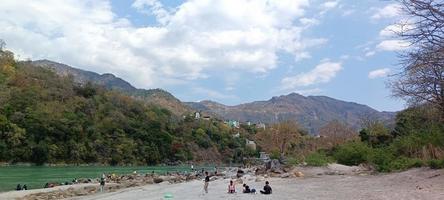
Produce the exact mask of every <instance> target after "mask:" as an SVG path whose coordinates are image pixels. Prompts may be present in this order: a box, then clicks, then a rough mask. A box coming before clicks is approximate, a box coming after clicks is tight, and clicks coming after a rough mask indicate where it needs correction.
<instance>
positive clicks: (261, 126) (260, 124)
mask: <svg viewBox="0 0 444 200" xmlns="http://www.w3.org/2000/svg"><path fill="white" fill-rule="evenodd" d="M256 128H257V129H264V130H265V124H264V123H262V122H260V123H259V124H256Z"/></svg>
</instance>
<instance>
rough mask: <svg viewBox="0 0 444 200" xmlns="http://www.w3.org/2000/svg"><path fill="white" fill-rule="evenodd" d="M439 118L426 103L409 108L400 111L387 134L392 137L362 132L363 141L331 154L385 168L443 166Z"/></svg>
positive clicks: (339, 159)
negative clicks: (381, 138) (381, 136)
mask: <svg viewBox="0 0 444 200" xmlns="http://www.w3.org/2000/svg"><path fill="white" fill-rule="evenodd" d="M438 119H439V118H435V116H434V113H433V112H431V110H430V109H428V108H427V107H420V108H411V109H407V110H405V111H403V112H400V113H399V114H398V116H397V120H396V126H395V128H394V129H393V130H392V131H391V135H390V136H389V137H384V138H390V141H388V140H378V139H374V140H372V139H371V138H372V137H373V136H372V135H367V134H361V141H352V142H348V143H345V144H342V145H339V146H337V147H335V148H334V149H333V151H332V155H333V157H334V158H335V159H336V160H337V162H338V163H340V164H345V165H358V164H361V163H366V164H370V165H373V166H375V167H376V169H377V170H378V171H382V172H390V171H398V170H405V169H409V168H412V167H421V166H429V167H431V168H444V125H443V124H442V123H441V122H440V121H439V120H438ZM361 132H362V131H361ZM363 135H364V136H365V137H363ZM369 138H370V139H369ZM374 138H377V137H374Z"/></svg>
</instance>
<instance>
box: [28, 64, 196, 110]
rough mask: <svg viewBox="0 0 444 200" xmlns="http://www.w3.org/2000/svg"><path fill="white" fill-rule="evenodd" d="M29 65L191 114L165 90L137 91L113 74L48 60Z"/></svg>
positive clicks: (77, 81)
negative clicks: (99, 72)
mask: <svg viewBox="0 0 444 200" xmlns="http://www.w3.org/2000/svg"><path fill="white" fill-rule="evenodd" d="M31 64H32V65H34V66H39V67H43V68H48V69H51V70H53V71H55V72H56V73H57V74H58V75H60V76H72V77H73V78H74V81H75V82H76V83H81V84H86V83H87V82H91V83H94V84H97V85H102V86H104V87H106V88H107V89H110V90H117V91H120V92H123V93H125V94H127V95H129V96H132V97H135V98H137V99H140V100H143V101H144V102H146V103H150V104H156V105H159V106H162V107H164V108H167V109H168V110H170V111H171V112H173V113H174V114H176V115H184V114H186V113H190V112H192V110H191V109H190V108H189V107H188V106H186V105H184V104H182V102H181V101H180V100H178V99H177V98H176V97H174V96H173V95H171V94H170V93H169V92H167V91H165V90H162V89H148V90H146V89H139V88H136V87H134V86H132V85H131V84H130V83H128V82H127V81H125V80H123V79H121V78H119V77H116V76H114V75H113V74H109V73H106V74H98V73H95V72H91V71H85V70H81V69H77V68H73V67H70V66H68V65H65V64H62V63H57V62H53V61H49V60H37V61H32V62H31Z"/></svg>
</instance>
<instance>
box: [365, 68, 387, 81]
mask: <svg viewBox="0 0 444 200" xmlns="http://www.w3.org/2000/svg"><path fill="white" fill-rule="evenodd" d="M389 73H390V69H389V68H382V69H377V70H373V71H371V72H369V73H368V78H370V79H375V78H382V77H386V76H387V75H389Z"/></svg>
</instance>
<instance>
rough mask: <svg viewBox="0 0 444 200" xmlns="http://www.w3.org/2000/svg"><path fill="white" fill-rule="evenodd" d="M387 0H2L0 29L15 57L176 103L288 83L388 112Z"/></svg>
mask: <svg viewBox="0 0 444 200" xmlns="http://www.w3.org/2000/svg"><path fill="white" fill-rule="evenodd" d="M401 17H402V16H401V13H400V11H399V5H397V4H396V3H395V2H394V1H374V0H367V1H355V0H328V1H325V0H254V1H251V0H224V1H220V0H189V1H182V0H171V1H169V0H168V1H159V0H134V1H121V0H112V1H108V0H95V1H90V0H87V1H80V2H79V1H75V0H65V1H59V0H36V1H32V2H29V1H24V0H6V1H2V4H0V27H3V28H2V29H0V38H2V39H4V40H5V41H6V42H7V48H9V49H11V50H13V51H14V52H16V53H17V54H18V55H19V56H20V57H19V58H20V59H28V58H30V59H43V58H45V59H50V60H54V61H58V62H63V63H66V64H69V65H71V66H74V67H77V68H81V69H85V70H91V71H95V72H98V73H107V72H111V73H114V74H116V75H117V76H119V77H122V78H124V79H125V80H127V81H129V82H130V83H131V84H133V85H135V86H136V87H139V88H163V89H165V90H167V91H169V92H171V93H172V94H173V95H175V96H177V97H178V98H179V99H181V100H183V101H199V100H205V99H210V100H215V101H218V102H221V103H224V104H227V105H234V104H239V103H245V102H250V101H256V100H267V99H269V98H271V97H272V96H278V95H284V94H288V93H291V92H297V93H301V94H303V95H326V96H330V97H333V98H337V99H341V100H345V101H353V102H357V103H361V104H367V105H369V106H371V107H373V108H375V109H377V110H387V111H396V110H400V109H402V108H404V102H402V101H400V100H399V99H394V98H391V97H390V90H389V89H388V88H387V87H386V83H387V81H388V80H389V79H388V77H387V76H388V75H390V74H393V73H396V71H397V68H398V66H397V63H398V57H397V53H398V52H399V51H402V50H403V49H405V48H406V46H407V45H406V43H405V42H403V41H399V40H397V38H396V37H394V35H393V33H392V31H393V30H396V28H397V27H396V26H394V25H393V24H394V23H396V22H397V21H398V20H400V19H401Z"/></svg>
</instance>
